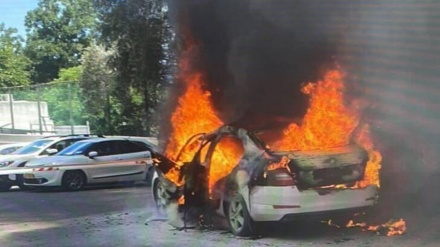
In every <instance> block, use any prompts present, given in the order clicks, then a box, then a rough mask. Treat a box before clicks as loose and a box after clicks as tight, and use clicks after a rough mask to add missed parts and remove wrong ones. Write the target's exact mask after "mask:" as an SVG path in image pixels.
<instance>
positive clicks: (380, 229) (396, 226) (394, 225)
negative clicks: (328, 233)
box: [346, 219, 406, 236]
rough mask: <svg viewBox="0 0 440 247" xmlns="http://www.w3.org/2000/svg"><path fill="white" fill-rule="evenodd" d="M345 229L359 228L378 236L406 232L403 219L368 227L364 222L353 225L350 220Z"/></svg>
mask: <svg viewBox="0 0 440 247" xmlns="http://www.w3.org/2000/svg"><path fill="white" fill-rule="evenodd" d="M346 227H360V228H361V229H363V230H367V231H372V232H376V234H378V235H380V234H381V233H385V231H386V235H387V236H395V235H402V234H404V233H405V232H406V222H405V221H404V220H403V219H400V220H398V221H392V220H390V221H388V222H386V223H384V224H380V225H370V226H369V225H368V224H367V223H366V222H360V223H354V222H353V220H350V221H349V222H348V223H347V225H346Z"/></svg>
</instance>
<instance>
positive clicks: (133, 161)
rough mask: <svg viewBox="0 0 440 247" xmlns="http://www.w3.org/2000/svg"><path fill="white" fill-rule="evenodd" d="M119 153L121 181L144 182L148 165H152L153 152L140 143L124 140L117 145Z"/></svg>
mask: <svg viewBox="0 0 440 247" xmlns="http://www.w3.org/2000/svg"><path fill="white" fill-rule="evenodd" d="M116 145H117V147H118V153H119V155H120V156H119V162H118V163H119V166H118V167H119V169H120V171H121V176H119V177H117V179H118V181H121V180H125V181H127V180H130V181H133V180H144V179H145V175H146V172H147V168H148V165H151V164H152V160H151V152H150V151H149V150H148V148H147V146H146V145H145V144H143V143H142V142H140V141H133V140H122V141H118V142H117V143H116Z"/></svg>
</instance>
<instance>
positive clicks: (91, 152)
mask: <svg viewBox="0 0 440 247" xmlns="http://www.w3.org/2000/svg"><path fill="white" fill-rule="evenodd" d="M87 156H89V158H91V159H93V158H94V157H96V156H98V152H96V151H90V152H89V154H88V155H87Z"/></svg>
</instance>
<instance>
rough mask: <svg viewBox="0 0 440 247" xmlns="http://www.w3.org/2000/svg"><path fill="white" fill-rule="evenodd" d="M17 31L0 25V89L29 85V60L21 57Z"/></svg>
mask: <svg viewBox="0 0 440 247" xmlns="http://www.w3.org/2000/svg"><path fill="white" fill-rule="evenodd" d="M22 41H23V39H22V38H21V37H20V36H19V35H17V30H16V29H13V28H6V27H5V25H4V24H3V23H0V87H10V86H22V85H28V84H29V77H30V73H29V66H30V60H29V59H28V58H27V57H26V56H24V55H23V52H22V49H21V42H22Z"/></svg>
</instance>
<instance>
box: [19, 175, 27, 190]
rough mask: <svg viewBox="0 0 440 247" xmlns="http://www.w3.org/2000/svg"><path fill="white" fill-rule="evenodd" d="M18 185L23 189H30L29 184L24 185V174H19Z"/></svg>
mask: <svg viewBox="0 0 440 247" xmlns="http://www.w3.org/2000/svg"><path fill="white" fill-rule="evenodd" d="M16 179H17V185H18V187H20V189H21V190H29V186H26V185H24V179H23V175H21V174H17V178H16Z"/></svg>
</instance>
